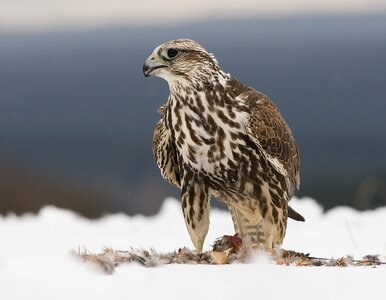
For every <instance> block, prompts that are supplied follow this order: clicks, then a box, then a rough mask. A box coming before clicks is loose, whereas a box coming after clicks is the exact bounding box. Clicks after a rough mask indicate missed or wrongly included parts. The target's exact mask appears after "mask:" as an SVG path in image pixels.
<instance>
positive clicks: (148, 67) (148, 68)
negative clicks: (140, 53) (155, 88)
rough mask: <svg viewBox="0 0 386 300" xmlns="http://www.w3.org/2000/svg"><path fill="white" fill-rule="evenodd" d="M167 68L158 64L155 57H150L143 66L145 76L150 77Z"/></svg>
mask: <svg viewBox="0 0 386 300" xmlns="http://www.w3.org/2000/svg"><path fill="white" fill-rule="evenodd" d="M166 67H167V66H165V65H163V64H161V63H158V62H157V61H156V59H155V58H154V56H150V57H149V58H148V59H146V61H145V63H144V64H143V75H145V77H150V76H152V75H153V71H154V70H156V69H160V68H166Z"/></svg>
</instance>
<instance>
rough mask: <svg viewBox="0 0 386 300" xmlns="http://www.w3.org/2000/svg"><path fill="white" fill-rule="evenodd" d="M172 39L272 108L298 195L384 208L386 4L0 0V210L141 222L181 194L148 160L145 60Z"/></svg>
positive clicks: (327, 203) (154, 94) (152, 105)
mask: <svg viewBox="0 0 386 300" xmlns="http://www.w3.org/2000/svg"><path fill="white" fill-rule="evenodd" d="M179 37H187V38H192V39H195V40H197V41H199V42H200V43H201V44H202V45H204V47H205V48H206V49H207V50H209V51H210V52H213V53H214V54H215V55H216V57H217V59H218V61H219V62H220V65H221V66H222V68H223V70H225V71H226V72H230V73H231V74H232V75H233V76H234V77H236V78H237V79H239V80H240V81H242V82H244V83H246V84H248V85H250V86H253V87H255V88H257V89H258V90H260V91H262V92H263V93H265V94H267V95H269V96H270V97H271V99H272V100H273V101H274V102H275V103H276V104H277V105H278V107H279V109H280V111H281V113H282V115H283V116H284V117H285V119H286V120H287V122H288V123H289V125H290V127H291V128H292V130H293V133H294V135H295V137H296V140H297V142H298V144H299V147H300V151H301V189H300V191H299V192H298V193H297V196H299V197H302V196H310V197H313V198H315V199H317V200H318V201H319V202H320V203H321V204H322V205H323V207H324V208H325V209H329V208H331V207H334V206H338V205H349V206H352V207H355V208H357V209H361V210H363V209H371V208H374V207H377V206H382V205H385V204H386V2H385V1H383V0H379V1H378V0H369V1H359V0H342V1H326V0H315V1H311V2H310V1H308V0H294V1H290V2H288V1H287V2H285V1H261V0H258V1H256V0H254V1H248V0H238V1H232V2H231V1H229V2H227V1H221V0H214V1H201V0H196V1H190V2H189V3H185V2H184V3H182V2H181V1H177V0H171V1H157V0H147V1H145V0H142V1H123V0H110V1H107V0H104V1H97V0H76V1H75V0H36V1H29V0H24V1H22V0H20V1H14V0H0V213H1V214H6V213H9V212H15V213H18V214H19V213H23V212H30V211H32V212H34V211H37V210H39V208H40V207H42V206H44V205H48V204H52V205H56V206H59V207H63V208H69V209H72V210H75V211H78V212H80V213H81V214H83V215H85V216H88V217H92V218H94V217H98V216H100V215H102V214H104V213H107V212H118V211H123V212H125V213H128V214H136V213H141V214H145V215H149V214H154V213H156V212H157V211H158V209H159V207H160V204H161V203H162V201H163V200H164V199H165V197H167V196H175V197H178V191H177V190H176V189H175V188H173V187H171V186H170V185H169V184H168V183H167V182H166V181H164V180H163V179H162V178H161V176H160V174H159V171H158V168H157V166H156V164H155V162H154V161H153V158H152V153H151V143H152V134H153V128H154V125H155V123H156V122H157V120H158V119H159V115H158V113H157V112H156V110H157V109H158V107H159V106H160V105H162V104H163V103H164V102H165V101H166V99H167V96H168V86H167V84H166V82H164V81H162V80H161V79H158V78H151V79H146V80H145V78H144V77H143V74H142V64H143V62H144V60H145V59H146V57H147V56H148V55H149V54H150V53H151V51H152V50H153V49H154V48H155V47H156V46H158V45H159V44H161V43H163V42H165V41H167V40H170V39H174V38H179ZM214 202H216V201H214Z"/></svg>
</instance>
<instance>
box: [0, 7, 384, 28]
mask: <svg viewBox="0 0 386 300" xmlns="http://www.w3.org/2000/svg"><path fill="white" fill-rule="evenodd" d="M376 12H386V0H291V1H288V0H281V1H278V0H231V1H227V0H190V1H183V0H0V31H9V30H21V31H24V30H46V29H54V28H68V27H83V26H88V27H93V26H104V25H114V24H140V25H142V24H143V25H156V24H161V23H171V22H186V21H196V20H201V19H205V20H208V19H221V18H234V19H237V18H242V17H254V16H291V15H310V14H322V15H323V14H367V13H376Z"/></svg>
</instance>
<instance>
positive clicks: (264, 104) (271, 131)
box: [233, 83, 300, 188]
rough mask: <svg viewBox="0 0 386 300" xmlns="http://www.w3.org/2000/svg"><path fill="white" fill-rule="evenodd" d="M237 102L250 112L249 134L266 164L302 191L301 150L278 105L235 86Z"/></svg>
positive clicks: (252, 91) (247, 124) (250, 90)
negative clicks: (300, 186)
mask: <svg viewBox="0 0 386 300" xmlns="http://www.w3.org/2000/svg"><path fill="white" fill-rule="evenodd" d="M233 85H234V87H235V96H236V99H237V100H238V101H239V102H241V103H242V104H243V106H244V107H245V110H246V111H247V112H248V118H247V120H246V130H247V133H248V135H249V137H250V138H251V139H252V140H253V141H254V143H255V144H256V145H257V146H258V148H259V149H260V150H261V151H262V152H263V154H264V155H265V156H266V158H267V160H269V161H270V162H271V164H272V165H273V166H274V167H275V168H276V169H277V171H279V172H280V173H281V174H283V175H285V176H286V177H288V178H289V180H290V182H291V183H292V184H293V185H294V186H296V187H297V188H298V187H299V184H300V176H299V165H300V159H299V150H298V147H297V145H296V141H295V138H294V136H293V134H292V132H291V129H290V128H289V126H288V125H287V123H286V122H285V120H284V118H283V117H282V115H281V114H280V112H279V110H278V108H277V107H276V105H275V104H274V103H273V102H272V101H271V100H270V99H269V97H267V96H266V95H264V94H263V93H261V92H259V91H257V90H255V89H253V88H250V87H247V86H245V85H243V84H241V83H234V84H233Z"/></svg>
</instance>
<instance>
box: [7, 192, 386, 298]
mask: <svg viewBox="0 0 386 300" xmlns="http://www.w3.org/2000/svg"><path fill="white" fill-rule="evenodd" d="M291 206H292V207H293V208H295V209H296V210H297V211H299V212H300V213H301V214H302V215H303V216H304V217H305V218H306V223H300V222H295V221H289V224H288V230H287V236H286V239H285V242H284V244H283V248H285V249H291V250H296V251H300V252H310V253H311V254H312V255H313V256H321V257H327V258H329V257H332V256H334V257H337V258H338V257H340V256H343V255H347V254H350V255H354V256H355V258H358V259H360V258H361V257H362V256H364V255H367V254H379V255H381V258H382V260H383V261H385V259H386V257H385V256H386V234H385V229H386V208H379V209H377V210H374V211H367V212H357V211H355V210H353V209H350V208H347V207H340V208H335V209H333V210H330V211H328V212H327V213H323V210H322V209H321V207H320V206H319V205H318V204H317V203H316V202H315V201H314V200H312V199H301V200H298V199H294V200H292V201H291ZM232 232H233V226H232V223H231V218H230V215H229V214H228V213H227V212H224V211H220V210H217V209H213V210H212V212H211V226H210V231H209V234H208V237H207V239H206V244H205V248H206V250H209V249H210V245H211V243H212V242H213V241H214V240H215V239H216V238H217V237H220V236H222V235H224V234H231V233H232ZM0 238H1V244H0V299H2V300H3V299H7V300H8V299H130V298H133V299H152V298H159V299H184V300H185V299H186V300H188V299H198V298H199V297H200V298H203V299H211V298H214V297H215V299H242V297H252V299H255V298H258V297H259V298H260V297H269V298H270V299H279V298H280V299H282V298H283V297H286V298H287V299H295V298H296V299H311V298H312V299H313V300H317V299H350V300H351V299H361V298H364V297H366V298H368V299H386V289H385V287H384V283H385V278H386V266H379V267H377V268H372V267H346V268H338V267H295V266H279V265H274V264H273V263H271V262H269V261H268V259H267V258H266V257H264V256H261V255H259V256H257V257H256V258H255V259H254V260H253V261H252V262H251V263H250V264H234V265H219V266H214V265H212V266H209V265H167V266H162V267H157V268H144V267H143V266H140V265H137V264H125V265H121V266H119V267H118V268H117V269H116V271H115V272H114V273H113V275H106V274H104V273H103V272H102V271H101V270H100V269H98V268H97V267H96V266H93V265H90V264H87V263H84V262H83V261H81V260H80V259H78V258H76V257H75V256H74V255H73V254H72V251H73V250H77V249H78V247H80V249H83V247H86V248H87V249H88V250H89V251H90V252H100V251H101V250H102V249H103V247H106V246H107V247H112V248H114V249H122V250H125V249H130V247H134V248H138V247H141V248H146V249H149V248H155V249H156V250H157V251H172V250H176V249H178V248H179V247H182V246H189V247H191V246H192V244H191V241H190V239H189V236H188V233H187V231H186V228H185V225H184V222H183V218H182V213H181V208H180V206H179V203H178V202H177V201H176V200H174V199H167V200H166V201H165V202H164V204H163V206H162V208H161V211H160V212H159V213H158V214H157V215H156V216H152V217H144V216H133V217H129V216H127V215H125V214H115V215H109V216H105V217H103V218H101V219H98V220H88V219H85V218H82V217H80V216H78V215H76V214H74V213H73V212H70V211H66V210H62V209H58V208H55V207H45V208H43V209H42V210H41V211H40V212H39V214H38V215H32V214H26V215H23V216H21V217H17V216H15V215H8V216H5V217H0Z"/></svg>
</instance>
